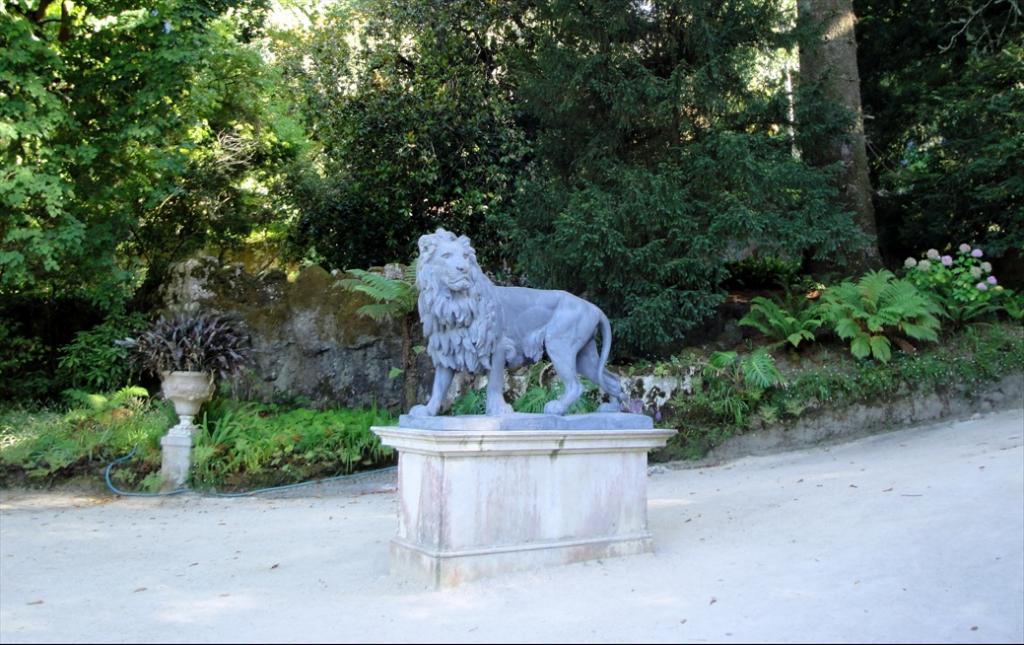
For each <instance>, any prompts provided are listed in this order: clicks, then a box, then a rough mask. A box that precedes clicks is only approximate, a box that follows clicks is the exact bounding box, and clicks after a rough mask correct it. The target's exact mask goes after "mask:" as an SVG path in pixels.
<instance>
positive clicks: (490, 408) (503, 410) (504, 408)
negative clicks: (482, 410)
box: [487, 401, 515, 417]
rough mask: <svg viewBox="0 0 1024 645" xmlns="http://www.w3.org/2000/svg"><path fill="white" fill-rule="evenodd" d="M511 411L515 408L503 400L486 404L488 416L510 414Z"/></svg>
mask: <svg viewBox="0 0 1024 645" xmlns="http://www.w3.org/2000/svg"><path fill="white" fill-rule="evenodd" d="M513 412H515V410H513V409H512V406H511V405H509V404H508V403H505V402H504V401H501V402H499V403H495V404H490V403H488V404H487V416H489V417H500V416H504V415H506V414H512V413H513Z"/></svg>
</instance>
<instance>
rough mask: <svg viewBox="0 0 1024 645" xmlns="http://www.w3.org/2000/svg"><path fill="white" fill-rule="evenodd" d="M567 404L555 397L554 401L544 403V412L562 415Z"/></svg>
mask: <svg viewBox="0 0 1024 645" xmlns="http://www.w3.org/2000/svg"><path fill="white" fill-rule="evenodd" d="M565 410H566V406H565V404H564V403H562V402H561V401H559V400H558V399H555V400H554V401H548V402H547V403H546V404H545V405H544V414H557V415H558V416H561V415H563V414H565Z"/></svg>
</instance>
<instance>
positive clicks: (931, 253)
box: [926, 249, 939, 260]
mask: <svg viewBox="0 0 1024 645" xmlns="http://www.w3.org/2000/svg"><path fill="white" fill-rule="evenodd" d="M926 255H927V256H928V259H929V260H938V259H939V252H938V251H936V250H935V249H928V253H927V254H926Z"/></svg>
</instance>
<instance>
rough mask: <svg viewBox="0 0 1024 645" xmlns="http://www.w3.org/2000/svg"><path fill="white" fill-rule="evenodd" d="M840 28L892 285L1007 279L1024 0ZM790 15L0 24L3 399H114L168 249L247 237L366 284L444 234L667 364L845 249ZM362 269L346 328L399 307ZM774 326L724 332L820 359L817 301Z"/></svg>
mask: <svg viewBox="0 0 1024 645" xmlns="http://www.w3.org/2000/svg"><path fill="white" fill-rule="evenodd" d="M854 6H855V9H856V13H857V16H858V22H857V28H856V35H857V39H858V52H859V57H860V76H861V94H862V96H863V101H864V112H865V127H866V129H867V135H868V142H869V154H870V156H871V162H872V179H873V182H874V185H875V188H876V189H877V190H876V191H875V195H874V197H875V207H876V213H877V219H878V228H879V234H880V242H881V245H882V248H883V251H884V252H885V254H886V255H887V257H888V259H889V261H890V267H889V268H890V269H895V268H896V266H897V265H898V263H899V262H900V261H901V260H902V258H903V257H906V255H908V254H909V255H913V254H916V253H918V252H919V251H920V249H922V248H928V247H933V248H935V249H937V252H938V253H940V254H949V255H950V256H954V257H957V259H956V262H957V263H959V262H960V258H959V256H955V251H954V249H953V248H952V246H951V245H952V240H964V241H967V242H970V243H971V244H980V245H981V246H982V247H983V248H984V249H985V252H986V256H985V259H986V261H988V260H991V261H992V262H993V263H994V265H995V266H994V270H995V271H996V272H997V273H998V275H999V279H1000V280H1001V281H1005V282H1006V283H1007V284H1010V285H1011V286H1013V281H1014V280H1020V279H1021V278H1020V276H1021V275H1024V273H1021V271H1020V264H1019V259H1020V253H1021V250H1022V249H1024V204H1022V201H1021V200H1022V195H1024V156H1022V154H1024V153H1022V152H1021V151H1022V150H1024V139H1022V136H1024V135H1022V132H1024V89H1022V88H1024V47H1022V45H1021V43H1022V28H1024V20H1022V19H1021V15H1022V5H1021V3H1020V0H971V1H969V2H966V3H965V2H960V1H957V0H938V1H933V0H904V1H901V2H887V1H886V0H856V1H855V2H854ZM282 16H284V17H285V18H288V20H282V19H281V18H282ZM268 18H269V20H268ZM794 18H795V14H794V6H793V3H792V1H791V0H767V1H760V0H735V1H731V2H719V1H717V0H665V1H664V2H620V1H618V0H597V1H594V2H585V3H579V2H570V1H567V0H553V1H551V2H537V1H536V0H510V1H508V2H500V3H495V2H491V1H489V0H445V1H444V2H436V1H435V0H406V1H403V2H394V1H393V0H327V1H326V2H323V3H316V4H315V5H312V6H311V5H309V3H303V2H297V1H295V0H285V1H283V2H279V3H271V2H269V0H199V1H185V0H159V1H158V2H155V3H150V4H144V3H140V2H138V1H136V0H103V1H102V2H89V3H74V2H69V3H62V2H56V1H55V0H11V1H9V2H5V3H3V4H2V5H0V51H2V52H3V55H2V56H0V398H2V399H20V400H49V401H53V400H56V399H57V398H58V397H59V393H60V392H61V391H62V390H63V389H65V388H68V387H88V388H93V389H114V388H117V387H119V386H121V385H124V384H125V383H127V374H126V369H127V368H126V366H125V364H124V363H123V361H121V358H122V357H123V352H122V350H120V349H118V348H116V347H114V346H112V345H111V344H110V342H109V341H110V340H111V338H112V336H113V335H114V332H115V330H120V329H122V328H123V327H124V325H125V321H126V320H130V319H131V318H130V317H131V316H133V315H137V314H139V313H143V314H145V313H149V312H150V310H151V309H152V308H154V307H155V306H157V305H158V303H159V293H158V289H159V287H160V284H161V282H162V281H163V280H164V279H165V277H166V274H167V270H168V267H169V266H170V265H171V264H172V263H173V262H175V261H177V260H180V259H182V258H185V257H188V256H190V255H193V254H196V253H212V254H215V255H218V256H220V257H222V258H227V257H230V256H231V254H232V253H233V252H239V253H241V250H245V249H250V250H251V249H252V248H253V246H254V245H255V244H256V243H257V242H259V243H260V244H262V245H264V246H265V247H266V251H264V253H266V255H267V257H268V258H269V260H268V261H270V262H278V263H282V264H284V263H293V266H294V263H298V262H300V261H301V262H315V263H320V264H323V265H324V266H325V267H326V268H328V269H334V268H337V269H355V268H358V267H363V268H368V267H370V266H372V265H379V264H382V263H384V262H390V261H395V260H399V261H406V262H408V261H409V260H410V259H411V258H412V256H413V254H414V253H415V241H416V238H417V237H418V236H419V235H421V234H423V233H426V232H429V231H431V230H433V229H434V228H435V227H437V226H439V225H440V226H445V227H446V228H449V229H452V230H457V231H458V232H460V233H465V234H467V235H469V236H470V237H471V238H472V239H473V242H474V244H475V246H476V248H477V251H478V257H479V258H480V260H481V263H482V265H483V266H484V268H485V269H486V270H488V271H489V272H490V273H491V274H492V275H493V276H494V277H495V278H496V280H497V281H498V282H503V283H515V284H523V285H527V286H537V287H554V288H564V289H567V290H570V291H572V292H574V293H577V294H580V295H582V296H584V297H587V298H588V299H590V300H592V301H594V302H595V303H597V304H599V305H600V306H601V307H602V308H603V309H604V310H605V311H606V312H607V313H608V315H609V316H610V318H611V320H612V323H613V327H614V329H615V333H616V342H615V344H614V346H613V347H614V351H615V352H616V353H617V355H618V358H620V359H622V358H638V357H646V358H657V357H661V356H666V355H670V354H671V353H672V352H674V351H675V350H676V349H677V348H678V347H679V346H680V345H681V344H682V343H683V342H684V341H685V340H687V338H688V335H689V340H691V341H692V340H694V338H695V337H699V334H700V333H702V329H703V328H711V327H713V323H714V322H715V321H714V317H715V314H716V313H721V312H722V311H724V310H725V308H726V307H727V305H726V306H724V307H723V306H721V304H722V302H723V300H724V298H725V295H726V294H725V291H726V290H727V289H742V290H745V291H749V290H751V289H759V288H763V287H770V286H772V285H770V284H769V283H770V282H771V281H772V280H770V279H766V276H769V275H770V276H773V279H774V278H778V279H780V280H781V281H782V282H783V284H784V285H790V284H793V283H797V282H799V281H800V280H801V276H803V275H804V274H805V273H806V272H807V271H808V270H809V269H811V268H815V267H818V268H820V265H816V263H815V258H817V259H818V260H822V259H828V260H829V264H836V263H838V264H840V265H841V263H842V259H843V258H842V254H843V252H844V251H850V250H851V249H855V248H857V247H858V245H859V241H858V238H857V232H856V229H855V227H854V226H853V222H852V220H851V218H850V216H849V215H848V214H846V213H843V212H841V211H840V210H838V209H837V208H836V206H835V203H836V200H835V198H836V192H835V188H834V184H833V181H832V179H833V177H832V175H831V173H832V170H833V169H829V168H813V167H811V166H810V165H809V164H808V163H805V160H808V159H812V158H814V157H816V154H815V153H816V152H818V148H820V147H822V146H824V145H826V143H828V142H832V141H834V139H835V137H836V136H838V135H839V134H841V133H842V132H843V130H844V128H845V127H846V125H847V124H848V123H849V119H850V115H849V114H844V113H843V111H842V110H841V109H837V106H836V105H834V104H831V103H829V102H827V101H825V100H824V99H823V98H822V96H820V95H819V94H820V88H818V87H814V86H813V85H812V84H810V83H805V82H799V81H800V78H799V71H798V70H795V69H792V70H791V68H792V67H793V64H794V63H795V61H796V60H797V56H796V47H797V43H798V41H799V39H800V37H801V35H804V36H806V30H804V31H803V33H802V34H801V33H797V30H796V29H795V28H794V24H795V19H794ZM289 20H290V21H289ZM811 27H812V28H814V26H813V25H812V26H811ZM818 27H820V26H818ZM804 42H806V41H804ZM788 71H793V72H795V74H796V78H797V81H798V82H797V84H796V89H795V94H796V96H795V98H794V97H791V95H790V94H791V93H790V92H789V91H788V90H787V89H786V78H787V72H788ZM791 109H792V110H793V112H792V116H790V110H791ZM1014 257H1017V259H1018V264H1017V265H1013V259H1014ZM965 261H966V260H965ZM1015 266H1016V269H1015V268H1014V267H1015ZM957 267H960V268H961V269H963V270H961V271H960V272H959V273H957V272H956V271H957ZM286 268H291V267H286ZM974 268H977V267H974ZM970 269H971V267H968V266H967V265H966V264H964V265H963V266H961V265H960V264H955V265H954V266H953V267H950V268H948V271H947V268H946V267H943V268H941V269H939V270H938V271H935V272H933V273H928V274H927V275H926V274H924V273H922V272H921V271H920V270H919V268H918V269H915V271H914V272H911V273H910V274H909V276H910V279H911V280H912V281H913V282H914V283H915V284H916V285H917V286H918V287H919V289H920V290H921V291H923V292H926V293H927V294H928V295H929V296H930V297H931V298H933V299H935V300H937V301H938V302H939V303H940V304H941V305H942V306H943V308H944V312H945V316H946V317H948V318H949V319H951V321H952V323H953V325H954V326H957V325H960V326H962V325H964V324H965V323H966V321H969V320H976V319H981V318H985V317H991V316H992V315H994V314H998V315H1004V313H998V312H1005V314H1008V315H1010V316H1016V315H1020V314H1021V312H1022V311H1024V304H1022V303H1024V300H1022V298H1021V296H1020V295H1019V294H1012V293H1010V290H1009V289H1006V290H1000V289H998V288H997V287H998V286H1001V285H991V287H992V288H990V289H988V290H987V291H983V290H981V289H978V288H977V284H974V289H975V291H973V292H972V291H970V289H969V288H968V287H967V286H965V285H966V284H967V283H966V281H965V280H966V276H967V275H968V274H967V273H965V272H964V271H967V272H968V273H969V272H970ZM947 274H948V275H947ZM355 275H356V276H357V278H356V279H360V274H355ZM371 275H373V276H376V275H377V274H376V273H374V274H363V275H362V276H361V279H362V282H363V287H361V288H362V289H363V291H364V292H365V293H367V294H368V295H370V296H371V297H375V296H374V294H375V293H376V294H377V295H379V296H381V298H378V301H377V302H376V303H375V304H371V305H369V306H368V307H367V308H365V309H364V310H363V311H364V313H366V314H369V315H373V316H377V317H380V316H384V315H393V316H397V314H396V313H395V312H396V311H398V310H399V309H401V310H404V309H405V308H407V307H409V299H408V295H409V293H407V292H406V293H397V292H389V291H388V290H387V289H390V288H391V287H392V286H395V285H389V284H384V283H383V282H380V281H379V280H378V279H377V278H376V277H369V276H371ZM971 275H972V277H973V274H971ZM987 276H988V274H986V282H987ZM819 277H820V276H819ZM947 278H948V279H947ZM375 281H376V282H375ZM406 283H408V280H406ZM961 283H962V284H961ZM954 284H955V285H957V286H955V287H954V286H953V285H954ZM834 289H835V291H834V293H837V294H838V293H840V292H842V291H843V290H844V289H846V288H845V287H834ZM745 295H747V296H749V295H751V294H745ZM394 307H398V309H394ZM773 307H774V305H771V304H769V301H768V300H764V301H755V305H754V308H753V310H752V311H751V313H750V315H749V316H748V317H747V318H746V322H747V323H749V324H751V325H753V326H754V327H755V328H757V329H759V330H760V331H761V332H762V333H764V334H765V335H766V336H768V337H769V339H770V340H773V341H776V342H781V341H783V340H785V341H786V342H788V343H790V344H792V345H794V346H795V345H800V346H801V347H804V346H805V343H807V342H810V341H811V340H812V339H813V337H814V335H815V329H814V327H815V325H814V320H815V319H816V316H815V315H812V313H811V312H810V310H804V309H792V308H791V309H789V310H788V311H787V309H786V307H782V308H778V307H775V308H773ZM865 311H866V309H865ZM866 315H867V316H868V317H870V316H871V315H877V314H870V313H868V314H866ZM851 320H852V318H851ZM862 320H863V321H867V320H868V318H863V317H862ZM411 322H414V321H412V318H411V317H408V316H406V317H404V324H403V327H402V328H403V330H404V333H405V341H406V342H405V344H404V347H405V352H404V356H403V361H402V365H401V366H400V367H396V368H395V371H396V372H397V371H398V370H399V369H405V370H407V371H409V370H408V368H409V367H410V366H411V365H412V363H413V355H412V348H411V341H410V338H411V336H410V334H409V330H410V329H411V327H410V324H411ZM852 324H853V323H850V324H844V325H843V328H842V329H841V330H838V329H837V331H838V332H839V333H840V334H853V335H852V336H850V339H851V341H853V343H854V345H853V346H854V348H855V349H856V351H857V352H858V353H863V351H864V349H865V347H867V349H868V351H869V353H870V354H872V355H874V356H876V357H878V358H884V357H886V356H887V355H888V353H889V350H890V349H891V348H890V347H889V345H888V343H889V342H890V340H896V339H897V338H898V339H899V340H900V341H905V340H906V338H904V336H906V337H910V336H911V335H912V334H911V333H906V330H904V331H903V332H896V333H892V332H889V331H886V332H884V333H881V334H880V333H874V332H871V333H868V331H866V330H865V329H862V330H861V333H854V332H853V329H852V327H851V325H852ZM858 324H859V323H858ZM897 327H898V325H897ZM911 331H913V329H912V330H911ZM76 334H77V335H76ZM864 334H866V335H867V338H866V340H865V338H864V336H863V335H864ZM819 335H821V334H819ZM865 343H866V345H865ZM872 343H873V344H872ZM414 389H415V383H413V382H412V381H411V380H410V381H408V382H407V387H406V391H407V392H412V391H414ZM407 398H409V397H407Z"/></svg>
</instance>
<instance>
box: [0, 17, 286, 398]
mask: <svg viewBox="0 0 1024 645" xmlns="http://www.w3.org/2000/svg"><path fill="white" fill-rule="evenodd" d="M265 8H266V2H264V0H253V1H251V2H245V1H237V2H236V1H232V0H204V1H202V2H181V1H178V0H166V1H161V2H157V3H155V4H154V3H140V2H134V1H132V0H114V1H110V2H101V3H59V2H51V1H50V0H35V1H31V2H30V1H28V0H18V1H15V2H6V3H3V5H2V6H0V51H2V52H3V55H2V56H0V317H4V318H12V319H18V320H20V321H24V322H25V324H24V325H21V326H19V325H15V324H10V325H7V326H6V329H7V333H14V334H17V335H19V336H22V337H25V338H28V339H31V341H30V342H33V343H37V344H38V345H39V346H40V349H41V351H40V355H39V356H36V357H35V358H34V359H29V360H26V362H25V363H24V364H23V365H22V366H21V367H22V368H24V371H26V372H31V373H34V374H35V375H36V377H35V378H36V379H38V380H49V381H50V382H51V384H50V387H49V388H43V389H42V391H40V392H34V391H33V392H27V393H26V394H28V395H29V396H36V395H46V394H49V395H50V396H52V395H53V394H54V391H55V390H56V391H59V389H60V387H61V382H62V381H67V380H69V379H68V378H66V377H65V378H61V377H60V376H57V377H55V371H56V368H57V360H56V358H57V356H58V355H59V354H60V353H61V351H60V347H61V346H62V345H63V344H65V343H67V342H69V341H70V340H71V335H72V334H73V333H74V332H76V331H79V330H83V329H88V328H89V327H91V326H92V325H95V324H96V323H98V322H102V321H103V318H104V316H105V315H106V314H108V313H109V314H110V315H112V316H113V317H114V318H117V317H118V316H121V315H122V314H123V313H124V308H125V305H126V303H127V305H128V307H129V309H133V310H139V309H146V308H148V307H149V306H151V305H152V304H153V303H154V300H155V296H156V291H157V288H158V287H159V286H160V284H161V282H162V281H163V279H164V277H165V274H166V271H167V268H168V266H169V264H170V263H171V262H173V261H176V260H179V259H182V258H184V257H187V256H188V255H189V254H192V253H195V252H197V251H199V250H207V251H212V252H215V253H223V252H224V251H225V250H227V249H229V248H232V247H233V246H236V245H238V244H240V243H241V242H242V241H243V240H244V239H245V238H246V236H248V235H249V234H250V233H251V232H253V231H268V230H273V229H274V227H277V228H281V227H283V222H284V221H285V220H286V218H287V217H288V213H289V212H290V211H289V210H288V205H287V204H286V203H284V202H282V201H281V199H280V198H279V197H280V196H281V195H283V194H284V191H282V190H279V189H276V187H277V186H278V185H279V184H280V183H281V181H282V177H283V176H284V172H285V169H286V168H287V167H288V165H289V163H291V162H292V160H294V159H295V158H296V156H297V155H298V153H299V151H300V150H301V148H302V146H303V145H304V144H303V141H304V138H303V134H302V129H301V126H300V124H299V122H298V121H297V120H296V119H294V118H292V117H291V116H290V115H289V113H288V106H287V105H285V104H283V103H282V102H281V100H280V99H279V98H278V96H279V92H277V91H276V89H275V88H277V87H278V85H279V79H278V75H277V74H276V72H275V71H274V70H273V68H271V67H270V66H268V65H267V64H266V62H265V61H264V60H263V58H262V56H261V54H260V51H259V50H258V48H257V47H256V44H255V43H253V42H249V41H251V39H252V38H253V37H254V36H255V35H256V34H258V32H259V23H260V20H261V16H262V15H263V13H264V12H265ZM58 327H60V328H62V329H64V330H66V331H65V332H64V333H59V332H58V331H55V329H56V328H58ZM65 353H66V352H65ZM12 376H13V375H12V373H11V372H9V371H7V370H5V371H4V373H3V374H2V375H0V380H5V381H6V380H8V379H9V378H11V377H12ZM46 389H49V392H48V393H47V392H46Z"/></svg>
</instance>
